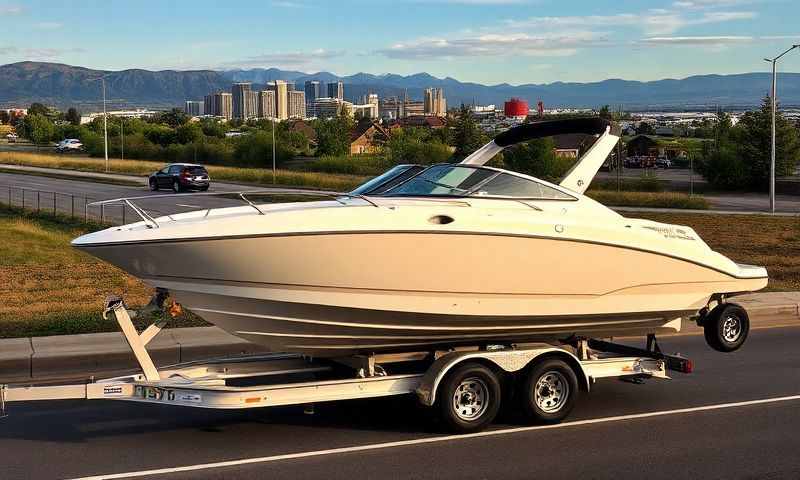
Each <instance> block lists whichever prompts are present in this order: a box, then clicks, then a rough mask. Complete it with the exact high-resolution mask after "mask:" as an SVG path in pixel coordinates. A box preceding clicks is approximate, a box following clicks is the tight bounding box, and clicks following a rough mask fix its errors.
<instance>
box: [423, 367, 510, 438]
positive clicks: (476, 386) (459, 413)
mask: <svg viewBox="0 0 800 480" xmlns="http://www.w3.org/2000/svg"><path fill="white" fill-rule="evenodd" d="M436 403H437V404H438V410H439V416H440V418H441V420H442V421H443V423H444V425H445V427H446V428H447V429H448V430H450V431H453V432H455V433H470V432H477V431H479V430H482V429H484V428H486V427H487V426H488V425H489V424H490V423H492V421H493V420H494V418H495V417H496V416H497V412H498V411H499V410H500V380H499V379H498V378H497V375H495V373H494V372H492V371H491V370H490V369H488V368H486V367H484V366H483V365H480V364H478V363H465V364H463V365H459V366H457V367H456V368H454V369H453V371H451V372H450V373H448V374H447V376H446V377H445V378H444V379H443V380H442V383H441V384H440V385H439V391H438V392H437V400H436Z"/></svg>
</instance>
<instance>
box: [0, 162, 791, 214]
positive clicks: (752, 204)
mask: <svg viewBox="0 0 800 480" xmlns="http://www.w3.org/2000/svg"><path fill="white" fill-rule="evenodd" d="M601 173H602V172H601ZM670 175H679V173H676V172H672V173H670ZM145 180H146V179H145V178H143V177H142V179H141V181H142V186H140V187H134V186H127V185H115V184H109V183H99V182H96V181H93V180H91V179H86V180H75V179H67V178H54V177H47V176H39V175H29V174H18V173H2V172H0V202H7V201H8V196H9V187H11V188H12V190H11V199H12V201H13V203H14V204H16V205H20V204H21V196H22V191H21V189H23V188H25V189H28V190H29V191H28V192H27V193H26V206H29V207H30V206H33V207H34V208H35V206H36V201H37V198H36V195H37V194H36V190H40V191H44V192H48V193H42V194H39V196H40V198H39V203H40V205H41V207H42V208H43V209H45V210H50V211H52V208H53V194H52V193H49V192H57V193H58V195H55V200H56V210H57V211H59V212H62V213H67V214H70V213H72V211H73V210H72V203H73V201H72V197H71V196H74V197H76V198H77V200H75V201H74V202H75V205H76V206H75V212H76V215H78V216H80V215H82V214H84V213H86V214H88V215H89V216H90V217H92V218H99V216H100V214H101V212H100V209H99V208H96V207H95V208H94V209H93V208H91V207H90V208H88V209H87V211H86V212H84V211H83V204H84V201H83V199H84V198H89V199H91V200H89V201H92V200H107V199H112V198H120V197H133V196H141V195H147V196H152V197H153V199H152V200H145V201H141V202H139V205H141V206H142V207H144V208H146V209H148V210H149V211H151V212H152V213H155V214H169V213H179V212H183V211H187V210H194V209H198V208H209V207H222V206H235V205H242V202H241V201H238V200H234V199H231V198H223V197H216V196H205V197H204V196H191V197H177V198H176V197H168V196H167V197H165V195H167V194H171V193H172V192H171V191H158V192H151V191H150V190H149V189H148V188H147V187H146V186H145V185H144V182H145ZM255 189H259V190H263V189H264V187H256V186H252V185H236V184H232V183H220V182H214V181H213V179H212V185H211V191H212V192H238V191H247V190H255ZM704 197H705V198H706V199H708V200H709V201H710V202H711V203H712V205H713V208H714V209H716V210H726V211H740V212H764V211H766V210H767V208H768V206H769V198H768V196H767V195H766V194H755V193H737V194H707V195H704ZM777 210H778V211H779V212H785V213H795V214H797V213H800V196H792V195H778V196H777ZM103 214H104V216H105V217H106V218H107V219H108V218H110V219H111V220H113V221H114V222H115V223H122V220H123V218H122V207H119V206H111V207H107V209H106V211H104V212H103ZM134 218H137V217H135V214H134V213H133V212H132V211H130V209H128V210H127V211H126V215H125V219H124V220H125V221H126V222H129V221H131V219H134Z"/></svg>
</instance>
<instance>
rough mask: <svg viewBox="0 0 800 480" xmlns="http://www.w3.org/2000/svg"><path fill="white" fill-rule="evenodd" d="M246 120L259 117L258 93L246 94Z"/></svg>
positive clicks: (248, 92) (250, 91) (246, 92)
mask: <svg viewBox="0 0 800 480" xmlns="http://www.w3.org/2000/svg"><path fill="white" fill-rule="evenodd" d="M244 105H245V110H244V113H245V118H255V117H257V116H258V92H254V91H252V90H247V91H245V92H244Z"/></svg>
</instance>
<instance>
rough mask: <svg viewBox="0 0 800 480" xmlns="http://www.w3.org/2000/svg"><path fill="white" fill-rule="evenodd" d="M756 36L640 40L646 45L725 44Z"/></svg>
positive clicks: (748, 40)
mask: <svg viewBox="0 0 800 480" xmlns="http://www.w3.org/2000/svg"><path fill="white" fill-rule="evenodd" d="M753 40H755V38H754V37H750V36H744V35H714V36H694V37H649V38H645V39H642V40H640V41H639V43H643V44H646V45H707V46H723V45H730V44H737V43H748V42H752V41H753Z"/></svg>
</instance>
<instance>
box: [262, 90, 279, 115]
mask: <svg viewBox="0 0 800 480" xmlns="http://www.w3.org/2000/svg"><path fill="white" fill-rule="evenodd" d="M258 116H259V117H260V118H275V90H262V91H260V92H258Z"/></svg>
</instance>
